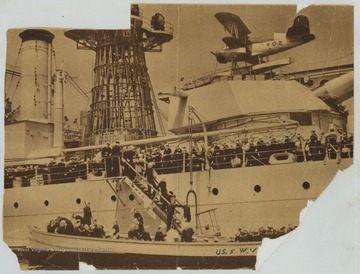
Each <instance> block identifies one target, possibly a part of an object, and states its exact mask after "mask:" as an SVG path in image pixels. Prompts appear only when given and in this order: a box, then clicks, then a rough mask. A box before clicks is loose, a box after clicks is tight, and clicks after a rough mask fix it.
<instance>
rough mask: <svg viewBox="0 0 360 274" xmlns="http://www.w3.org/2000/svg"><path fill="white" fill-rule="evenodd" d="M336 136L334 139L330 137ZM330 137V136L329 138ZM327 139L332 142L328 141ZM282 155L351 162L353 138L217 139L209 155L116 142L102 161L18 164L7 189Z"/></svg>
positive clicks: (249, 162)
mask: <svg viewBox="0 0 360 274" xmlns="http://www.w3.org/2000/svg"><path fill="white" fill-rule="evenodd" d="M332 133H334V135H331V134H332ZM328 134H330V135H328ZM324 136H325V137H326V138H327V142H325V143H324V142H323V141H322V140H323V139H324ZM277 153H290V154H291V155H293V156H294V161H296V162H303V161H320V160H324V159H325V157H328V158H329V159H336V158H338V159H339V158H352V157H353V137H352V136H351V135H347V134H346V133H344V132H342V130H340V129H338V130H337V131H335V130H334V129H330V131H329V133H327V134H324V133H321V134H320V135H319V136H318V135H317V133H316V132H315V131H312V132H311V135H310V137H309V138H304V137H303V136H302V135H301V134H299V133H298V134H295V135H293V136H290V135H284V136H283V138H282V139H280V138H277V139H276V138H268V139H263V138H261V137H258V138H245V137H244V138H238V139H236V140H231V141H229V140H216V141H213V142H212V143H211V144H210V146H209V147H208V148H207V150H206V152H205V146H204V143H203V142H202V143H197V144H196V145H193V146H192V147H191V149H190V152H189V151H188V150H187V148H186V147H185V146H183V147H182V148H181V147H180V146H179V145H176V146H175V147H173V148H171V147H170V146H169V144H165V145H164V146H158V147H151V148H142V147H134V146H132V145H130V146H128V147H126V146H120V142H119V141H117V142H116V143H115V145H114V146H112V147H111V146H110V143H107V145H106V146H105V147H104V148H103V149H102V150H101V158H100V160H98V159H95V158H93V159H92V160H85V159H80V158H79V157H77V156H75V155H74V156H72V157H70V158H68V160H67V161H65V158H62V159H61V160H60V161H57V162H55V161H51V162H50V163H49V164H48V165H18V166H16V167H6V168H5V169H4V173H5V187H7V186H11V185H12V182H13V180H14V178H16V177H20V178H21V179H22V180H23V182H24V183H29V180H30V178H33V177H36V176H37V175H42V177H43V182H44V184H49V183H51V184H53V183H65V182H74V181H75V180H76V179H79V178H80V179H86V178H87V176H88V172H91V171H92V172H93V174H95V175H101V174H102V170H104V169H105V172H106V177H116V176H120V175H125V176H128V177H130V179H133V178H134V177H135V175H136V172H138V173H141V174H144V171H145V169H146V168H147V167H148V166H151V167H152V168H153V169H154V170H155V171H156V173H157V174H168V173H180V172H189V171H190V170H192V171H201V170H204V169H205V167H206V165H208V167H211V168H213V169H223V168H233V167H251V166H259V165H268V164H271V161H270V160H271V156H272V155H273V154H277Z"/></svg>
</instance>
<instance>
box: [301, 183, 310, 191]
mask: <svg viewBox="0 0 360 274" xmlns="http://www.w3.org/2000/svg"><path fill="white" fill-rule="evenodd" d="M302 186H303V188H304V189H309V188H310V183H309V182H306V181H305V182H303V184H302Z"/></svg>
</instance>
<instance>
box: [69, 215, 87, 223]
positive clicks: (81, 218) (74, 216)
mask: <svg viewBox="0 0 360 274" xmlns="http://www.w3.org/2000/svg"><path fill="white" fill-rule="evenodd" d="M71 217H72V218H73V219H74V223H75V224H77V223H80V224H82V223H83V222H84V220H83V219H84V218H83V217H81V216H80V215H77V214H73V215H72V216H71Z"/></svg>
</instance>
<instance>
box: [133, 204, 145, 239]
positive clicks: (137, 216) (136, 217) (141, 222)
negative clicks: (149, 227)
mask: <svg viewBox="0 0 360 274" xmlns="http://www.w3.org/2000/svg"><path fill="white" fill-rule="evenodd" d="M131 212H133V213H134V220H137V223H138V232H139V233H140V234H142V233H143V231H144V219H143V217H142V216H141V214H140V212H139V211H138V210H137V209H135V208H132V209H131Z"/></svg>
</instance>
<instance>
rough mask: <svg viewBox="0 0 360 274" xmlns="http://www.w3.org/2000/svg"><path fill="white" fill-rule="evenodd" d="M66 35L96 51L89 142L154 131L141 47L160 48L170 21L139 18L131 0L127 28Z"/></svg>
mask: <svg viewBox="0 0 360 274" xmlns="http://www.w3.org/2000/svg"><path fill="white" fill-rule="evenodd" d="M65 36H67V37H68V38H70V39H73V40H75V41H76V42H77V43H78V47H79V46H80V47H82V48H84V47H85V48H86V49H91V50H94V51H95V67H94V79H93V88H92V104H91V106H90V118H89V122H90V123H89V135H90V136H89V144H90V145H94V144H95V145H96V144H102V143H104V142H107V141H110V142H113V141H115V139H120V140H134V139H143V138H150V137H154V136H156V135H157V131H156V127H155V119H154V109H153V103H154V104H156V102H155V101H153V100H152V94H153V90H152V86H151V82H150V77H149V74H148V69H147V66H146V61H145V52H147V51H153V52H154V51H156V52H161V50H162V44H163V43H165V42H169V41H170V40H171V39H172V38H173V34H172V25H171V24H169V23H165V21H164V17H163V16H162V15H161V14H156V15H154V16H153V17H152V20H151V21H150V20H148V19H146V18H144V17H143V16H142V12H141V10H140V9H139V8H138V7H137V6H136V5H133V6H132V12H131V29H130V30H70V31H67V32H65ZM153 99H154V98H153ZM155 106H156V105H155Z"/></svg>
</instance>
